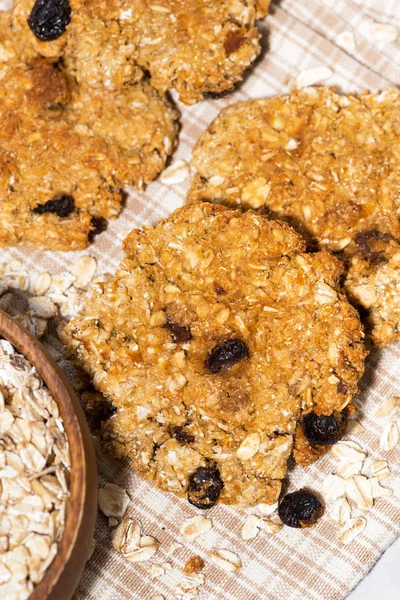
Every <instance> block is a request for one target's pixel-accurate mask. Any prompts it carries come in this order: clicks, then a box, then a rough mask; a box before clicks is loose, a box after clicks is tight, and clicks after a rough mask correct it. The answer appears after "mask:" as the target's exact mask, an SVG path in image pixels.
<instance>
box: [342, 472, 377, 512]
mask: <svg viewBox="0 0 400 600" xmlns="http://www.w3.org/2000/svg"><path fill="white" fill-rule="evenodd" d="M346 495H347V496H348V497H349V498H350V500H353V502H355V504H356V505H357V507H358V508H360V509H361V510H367V509H369V508H371V507H372V506H373V504H374V497H373V494H372V485H371V480H370V479H368V477H365V476H364V475H353V477H350V478H349V479H346Z"/></svg>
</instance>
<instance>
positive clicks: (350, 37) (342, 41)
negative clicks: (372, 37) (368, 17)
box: [336, 31, 356, 52]
mask: <svg viewBox="0 0 400 600" xmlns="http://www.w3.org/2000/svg"><path fill="white" fill-rule="evenodd" d="M336 43H337V44H338V46H340V47H341V48H343V49H344V50H347V52H354V50H355V49H356V40H355V37H354V34H353V33H352V32H351V31H342V32H341V33H339V34H338V35H337V36H336Z"/></svg>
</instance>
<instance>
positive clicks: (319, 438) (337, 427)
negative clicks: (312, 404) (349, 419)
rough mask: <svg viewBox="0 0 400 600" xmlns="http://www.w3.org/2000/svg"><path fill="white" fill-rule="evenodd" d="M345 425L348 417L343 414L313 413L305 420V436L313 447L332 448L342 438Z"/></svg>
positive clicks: (306, 416)
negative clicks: (323, 446) (325, 446)
mask: <svg viewBox="0 0 400 600" xmlns="http://www.w3.org/2000/svg"><path fill="white" fill-rule="evenodd" d="M345 424H346V417H345V415H344V414H343V413H338V412H335V413H333V414H332V415H317V414H315V413H313V412H311V413H309V414H308V415H305V417H304V418H303V429H304V435H305V436H306V438H307V440H308V441H309V442H310V444H312V445H315V446H318V445H330V446H331V445H332V444H336V442H337V441H338V440H340V438H341V437H342V435H343V433H344V429H345Z"/></svg>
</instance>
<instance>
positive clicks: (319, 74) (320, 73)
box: [295, 66, 333, 88]
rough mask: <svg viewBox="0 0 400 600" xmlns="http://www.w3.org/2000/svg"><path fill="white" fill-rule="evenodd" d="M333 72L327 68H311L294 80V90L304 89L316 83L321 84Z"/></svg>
mask: <svg viewBox="0 0 400 600" xmlns="http://www.w3.org/2000/svg"><path fill="white" fill-rule="evenodd" d="M332 75H333V71H332V69H330V68H329V67H323V66H321V67H313V68H311V69H305V70H304V71H301V73H299V74H298V75H297V77H296V79H295V83H296V88H305V87H309V86H311V85H315V84H316V83H321V82H322V81H325V80H326V79H329V78H330V77H332Z"/></svg>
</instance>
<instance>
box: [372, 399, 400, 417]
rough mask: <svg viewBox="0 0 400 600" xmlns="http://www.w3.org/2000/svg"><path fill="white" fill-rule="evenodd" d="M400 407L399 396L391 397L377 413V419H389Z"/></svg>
mask: <svg viewBox="0 0 400 600" xmlns="http://www.w3.org/2000/svg"><path fill="white" fill-rule="evenodd" d="M399 406H400V398H399V397H397V396H390V398H387V399H386V400H385V401H384V402H383V403H382V404H381V406H380V407H379V408H378V410H377V411H376V413H375V416H376V417H387V416H388V415H389V414H390V413H391V412H393V411H394V410H395V409H396V408H398V407H399Z"/></svg>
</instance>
